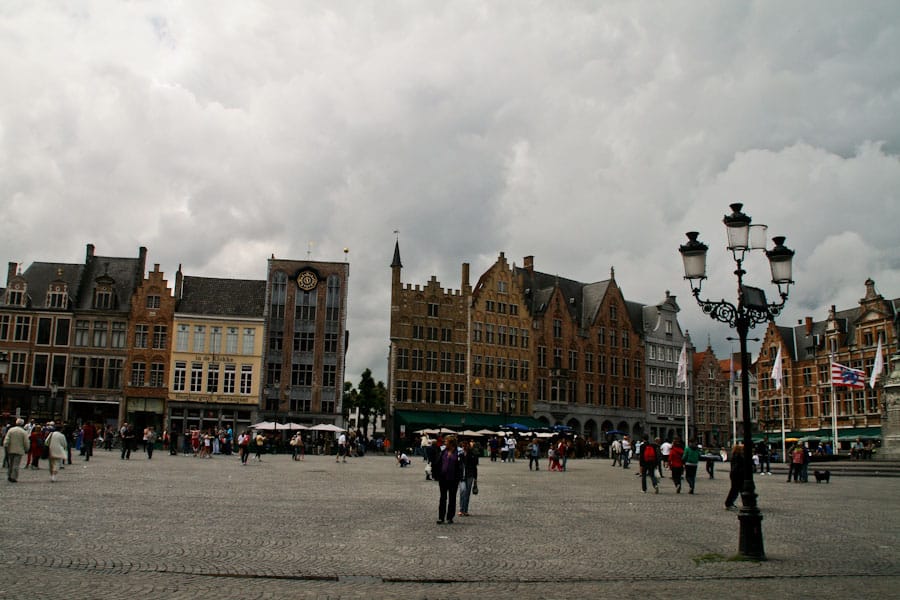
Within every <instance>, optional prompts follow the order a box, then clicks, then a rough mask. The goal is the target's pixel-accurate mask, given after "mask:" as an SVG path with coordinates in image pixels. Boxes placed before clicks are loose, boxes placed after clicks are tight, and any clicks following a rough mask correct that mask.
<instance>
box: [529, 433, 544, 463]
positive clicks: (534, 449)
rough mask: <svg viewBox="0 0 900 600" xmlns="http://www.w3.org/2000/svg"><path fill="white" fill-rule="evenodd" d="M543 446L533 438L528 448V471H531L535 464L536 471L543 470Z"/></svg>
mask: <svg viewBox="0 0 900 600" xmlns="http://www.w3.org/2000/svg"><path fill="white" fill-rule="evenodd" d="M540 461H541V444H540V443H539V442H538V440H537V438H536V437H533V438H531V444H529V446H528V470H529V471H530V470H531V465H532V464H534V470H535V471H540V470H541V463H540Z"/></svg>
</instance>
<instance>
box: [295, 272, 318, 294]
mask: <svg viewBox="0 0 900 600" xmlns="http://www.w3.org/2000/svg"><path fill="white" fill-rule="evenodd" d="M317 285H319V278H318V277H317V276H316V274H315V273H313V272H312V271H301V272H300V274H299V275H297V287H299V288H300V289H301V290H303V291H304V292H308V291H310V290H314V289H315V288H316V286H317Z"/></svg>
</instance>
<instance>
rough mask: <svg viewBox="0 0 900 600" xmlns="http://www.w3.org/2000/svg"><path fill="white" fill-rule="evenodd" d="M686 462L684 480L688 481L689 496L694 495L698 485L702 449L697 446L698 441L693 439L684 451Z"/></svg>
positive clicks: (683, 457)
mask: <svg viewBox="0 0 900 600" xmlns="http://www.w3.org/2000/svg"><path fill="white" fill-rule="evenodd" d="M682 460H683V461H684V480H685V481H687V484H688V487H689V488H690V489H689V490H688V494H693V493H694V486H695V485H696V483H697V466H698V465H699V464H700V448H699V447H698V446H697V439H696V438H693V439H691V441H690V443H689V444H688V446H687V448H685V449H684V454H683V456H682Z"/></svg>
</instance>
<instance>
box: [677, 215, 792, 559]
mask: <svg viewBox="0 0 900 600" xmlns="http://www.w3.org/2000/svg"><path fill="white" fill-rule="evenodd" d="M742 207H743V205H742V204H739V203H735V204H732V205H731V210H732V214H730V215H726V216H725V219H724V223H725V229H726V231H727V233H728V249H729V250H731V252H732V256H733V258H734V262H735V264H736V266H737V268H736V269H735V271H734V274H735V275H736V276H737V281H738V288H737V295H738V302H737V306H735V305H734V304H732V303H730V302H726V301H725V300H721V301H719V302H710V301H709V300H703V299H701V298H700V288H701V287H702V285H703V280H704V279H706V252H707V250H708V249H709V248H708V247H707V245H706V244H704V243H702V242H700V241H698V240H697V236H698V235H699V234H698V233H697V232H696V231H691V232H689V233H688V234H687V237H688V242H687V244H684V245H683V246H681V247H680V248H679V252H681V257H682V259H683V261H684V278H685V279H687V280H688V281H690V284H691V291H692V292H693V295H694V298H696V299H697V302H698V304H699V305H700V307H701V309H702V310H703V312H704V313H706V314H707V315H709V316H710V317H711V318H713V319H715V320H717V321H720V322H722V323H727V324H728V325H730V326H731V327H733V328H734V329H735V330H736V331H737V334H738V339H739V340H740V351H741V396H742V411H741V412H742V413H743V414H742V416H743V420H744V453H743V454H744V455H743V470H744V483H743V487H742V489H741V504H742V506H741V510H740V513H739V514H738V520H739V521H740V539H739V543H738V551H739V552H740V554H741V556H744V557H746V558H751V559H755V560H765V558H766V553H765V549H764V546H763V536H762V513H761V512H760V510H759V506H758V505H757V494H756V485H755V484H754V482H753V452H752V449H753V423H752V420H751V414H750V355H749V353H748V352H747V334H748V332H749V331H750V328H751V327H753V326H755V325H758V324H760V323H765V322H766V321H770V320H774V318H775V317H776V316H777V315H779V314H780V313H781V309H782V308H783V307H784V304H785V302H786V301H787V297H788V290H789V288H790V284H792V283H793V281H792V279H791V262H792V260H793V257H794V251H793V250H789V249H788V248H786V247H785V246H784V238H783V237H775V238H773V239H772V241H773V242H774V243H775V247H774V248H773V249H772V250H767V251H766V256H767V258H768V259H769V266H770V267H771V270H772V283H774V284H775V285H776V286H778V293H779V295H780V296H781V302H780V303H772V304H768V303H767V302H766V295H765V292H764V291H763V290H761V289H759V288H754V287H750V286H745V285H744V275H746V271H744V269H743V262H744V257H745V255H746V253H747V252H748V251H750V250H764V249H765V241H766V240H765V238H766V230H767V228H766V226H765V225H754V226H751V225H750V222H751V219H750V217H749V216H747V215H745V214H744V213H742V212H741V208H742ZM782 286H783V289H782Z"/></svg>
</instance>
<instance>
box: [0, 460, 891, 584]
mask: <svg viewBox="0 0 900 600" xmlns="http://www.w3.org/2000/svg"><path fill="white" fill-rule="evenodd" d="M479 471H480V473H479V491H480V494H479V495H478V496H474V497H473V498H472V502H471V513H472V516H470V517H459V518H458V519H457V522H456V523H454V524H453V525H436V524H435V520H436V517H437V500H438V490H437V486H436V484H434V483H433V482H430V481H426V480H425V477H424V463H423V462H422V461H421V459H420V458H418V457H415V458H414V460H413V464H412V466H411V467H409V468H405V469H400V468H398V467H397V465H396V462H395V461H394V459H393V457H391V456H386V457H385V456H380V455H369V456H366V457H361V458H352V459H349V460H348V461H347V463H336V462H335V460H334V458H333V457H325V456H308V457H307V458H306V460H305V461H304V462H295V461H292V460H291V458H290V457H289V456H285V455H279V456H271V455H270V456H264V457H263V460H262V462H256V461H255V460H254V459H252V458H251V459H250V464H248V465H247V466H245V467H242V466H241V465H240V462H239V460H238V458H237V457H236V456H232V457H227V456H215V457H213V458H212V459H209V460H204V459H197V458H193V457H185V456H169V455H168V453H164V452H161V451H157V453H155V454H154V457H153V460H149V461H148V460H147V459H146V456H145V455H144V454H141V453H140V452H138V453H136V454H134V455H133V456H132V458H131V460H121V459H120V458H119V454H118V452H110V453H107V452H104V451H102V450H101V451H98V452H97V454H96V455H95V457H94V458H93V459H92V460H91V461H90V462H84V461H83V459H81V458H80V457H78V456H77V455H76V456H75V457H74V458H73V464H72V465H68V466H66V468H65V470H63V471H61V473H60V477H59V479H60V480H59V481H58V482H57V483H53V484H51V483H50V480H49V474H48V472H47V471H46V467H44V468H42V470H40V471H33V470H25V471H23V473H22V475H21V477H20V480H19V483H15V484H13V483H8V482H3V485H2V507H3V510H2V516H0V536H2V544H0V573H2V577H0V598H16V599H18V598H26V597H27V598H62V597H71V598H104V599H109V598H135V597H154V598H155V597H160V598H167V599H173V598H204V597H215V598H229V599H231V598H238V599H240V598H485V597H491V596H493V595H496V594H499V593H503V594H505V595H506V597H509V595H510V594H512V595H514V596H515V597H517V598H572V597H582V598H597V597H601V596H603V597H609V596H611V595H615V596H620V597H629V598H630V597H637V596H641V597H647V598H687V597H691V598H708V597H723V596H726V595H727V596H729V597H734V596H739V595H740V596H746V597H763V596H770V595H776V594H779V595H780V594H785V593H792V594H802V595H804V596H806V595H811V596H815V597H817V598H842V597H851V596H852V597H864V596H870V597H882V598H884V597H893V596H894V594H896V589H897V588H898V585H900V550H898V547H897V539H898V534H900V508H898V503H897V497H898V492H900V478H895V477H837V476H833V477H832V480H831V483H830V484H816V483H814V482H813V483H809V484H793V483H791V484H788V483H786V482H785V481H784V476H783V474H782V475H779V474H775V475H771V476H766V475H758V476H757V477H756V481H757V491H758V493H759V497H760V506H761V509H762V511H763V515H764V521H763V533H764V537H765V545H766V553H767V555H768V560H767V561H765V562H762V563H754V562H741V561H731V560H727V559H729V558H731V557H733V556H734V555H735V554H736V552H737V537H738V520H737V515H736V514H735V513H731V512H728V511H726V510H724V508H723V499H724V496H725V494H726V492H727V489H728V477H727V469H726V468H723V467H722V466H720V468H719V472H718V476H717V477H716V478H715V479H714V480H709V479H708V478H707V476H706V474H705V473H703V472H702V469H701V473H700V477H699V478H698V484H697V494H696V495H688V494H687V493H682V494H676V493H675V489H674V487H673V485H672V482H671V481H670V480H664V481H663V482H661V485H660V493H659V494H658V495H657V494H653V493H649V494H643V493H641V489H640V479H639V478H638V477H635V472H636V470H635V469H634V468H632V469H631V470H623V469H621V468H618V467H616V468H613V467H611V466H610V465H609V462H608V461H606V460H570V461H569V470H568V471H567V472H565V473H551V472H548V471H547V470H546V460H544V464H542V465H541V470H540V471H539V472H529V470H528V462H527V461H523V460H518V461H516V462H515V463H500V462H497V463H491V462H490V461H489V460H487V459H482V462H481V464H480V466H479ZM685 491H686V488H685Z"/></svg>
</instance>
